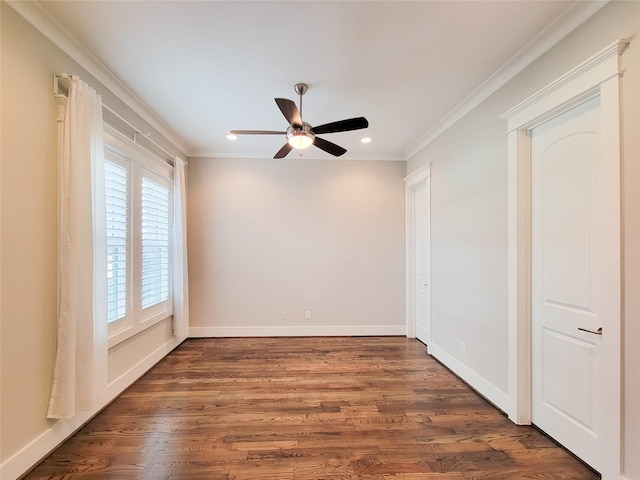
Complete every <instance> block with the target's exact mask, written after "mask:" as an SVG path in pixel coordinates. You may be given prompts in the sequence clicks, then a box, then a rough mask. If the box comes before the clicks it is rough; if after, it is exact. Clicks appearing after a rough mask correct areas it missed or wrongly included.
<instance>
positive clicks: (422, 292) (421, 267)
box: [414, 178, 431, 345]
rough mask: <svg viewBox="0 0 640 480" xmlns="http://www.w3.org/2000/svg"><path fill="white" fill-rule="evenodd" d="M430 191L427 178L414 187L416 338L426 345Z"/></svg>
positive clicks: (428, 297) (429, 337) (428, 322)
mask: <svg viewBox="0 0 640 480" xmlns="http://www.w3.org/2000/svg"><path fill="white" fill-rule="evenodd" d="M429 197H430V192H429V178H427V179H426V181H425V182H424V183H422V184H420V185H418V186H417V187H416V188H415V189H414V226H415V228H414V232H415V237H414V241H415V245H414V249H415V250H414V251H415V272H416V278H415V281H414V285H415V295H414V299H415V310H414V311H415V315H416V338H417V339H418V340H420V341H421V342H423V343H424V344H426V345H428V344H429V341H430V340H431V333H430V318H429V317H430V315H429V312H430V277H429V272H430V265H429V239H430V230H429V226H430V223H431V222H430V219H429V215H430V198H429Z"/></svg>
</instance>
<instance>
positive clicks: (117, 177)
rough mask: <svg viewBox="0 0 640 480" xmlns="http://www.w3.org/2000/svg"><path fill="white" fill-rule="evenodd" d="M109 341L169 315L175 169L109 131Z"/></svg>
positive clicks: (111, 342) (106, 139)
mask: <svg viewBox="0 0 640 480" xmlns="http://www.w3.org/2000/svg"><path fill="white" fill-rule="evenodd" d="M104 175H105V195H106V204H107V209H106V236H107V238H106V240H107V321H108V323H109V346H113V345H115V344H117V343H119V342H121V341H123V340H126V339H127V338H130V337H132V336H133V335H136V334H137V333H139V332H140V331H142V330H144V329H145V328H148V327H150V326H151V325H154V324H155V323H157V322H159V321H161V320H163V319H165V318H167V317H169V316H171V315H172V314H173V303H172V276H171V251H172V248H171V247H172V245H171V236H172V223H171V222H172V214H173V169H172V167H171V166H169V165H167V164H166V163H164V162H161V161H160V160H156V159H155V158H153V157H152V156H151V155H150V154H149V153H147V152H146V151H144V150H143V149H142V148H140V147H139V146H138V145H135V144H133V143H129V142H126V141H125V140H121V139H119V138H116V137H114V136H111V135H109V134H105V167H104Z"/></svg>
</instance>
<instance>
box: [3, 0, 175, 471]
mask: <svg viewBox="0 0 640 480" xmlns="http://www.w3.org/2000/svg"><path fill="white" fill-rule="evenodd" d="M1 8H2V11H1V15H2V18H1V21H2V24H1V35H2V37H1V48H2V50H1V59H2V73H1V75H2V77H1V90H2V91H1V98H0V102H1V105H2V110H1V119H0V121H1V132H2V144H1V152H0V153H1V157H0V161H1V164H0V182H1V184H0V188H1V189H0V195H1V197H0V202H1V203H0V208H1V211H0V222H1V224H0V228H1V231H0V232H1V233H0V234H1V237H0V244H1V245H2V251H1V258H0V271H1V274H0V275H1V276H0V295H1V298H0V315H1V320H2V321H1V325H0V342H1V344H0V349H1V353H0V379H1V382H0V388H1V391H0V394H1V406H0V421H1V434H0V462H1V467H0V468H1V470H0V477H1V478H3V479H5V478H6V479H7V480H9V479H10V478H13V477H15V475H16V474H18V473H22V472H23V471H24V469H26V468H28V467H30V466H31V464H33V463H34V462H36V461H37V460H38V459H39V458H40V457H41V456H42V455H44V454H45V453H46V452H47V451H49V450H50V449H52V448H54V447H55V446H56V444H57V442H58V441H60V439H61V438H60V435H59V434H58V433H59V432H60V431H65V429H69V428H73V427H72V424H73V422H71V423H69V422H66V423H65V422H60V423H58V424H55V423H54V422H50V421H47V420H46V418H45V416H46V411H47V404H48V400H49V392H50V388H51V381H52V374H53V360H54V355H55V345H56V334H55V331H56V258H57V254H56V249H57V243H56V242H57V227H56V222H57V213H56V198H57V175H58V172H57V146H56V145H57V124H56V118H57V105H56V103H55V101H54V98H53V94H52V77H53V74H55V73H60V72H68V73H75V74H78V75H80V77H81V78H83V79H84V80H85V81H87V82H88V83H89V84H91V85H92V86H93V87H94V88H96V89H97V90H98V91H99V92H100V93H101V94H102V95H103V99H104V100H105V102H106V103H108V104H109V105H110V106H113V107H114V108H118V109H119V110H120V111H121V112H122V113H123V114H126V115H128V116H129V117H130V118H131V117H132V118H133V119H135V120H136V121H139V119H137V118H136V117H135V116H134V115H133V114H132V112H130V111H127V110H126V109H124V108H123V107H122V103H121V102H119V101H118V100H117V99H116V98H115V97H114V96H113V95H112V94H111V93H110V92H108V91H106V89H105V88H104V87H103V86H102V85H100V83H99V82H98V81H97V80H95V79H94V78H92V77H91V76H90V75H89V74H88V73H87V72H86V71H85V70H83V69H82V68H80V66H79V65H78V64H76V63H75V62H74V61H72V60H71V59H70V58H69V57H68V56H67V55H65V54H64V53H63V52H62V51H61V50H60V49H58V48H57V47H55V46H54V45H53V44H52V43H51V42H49V41H48V40H46V39H45V38H44V37H43V36H42V35H40V34H39V33H38V32H37V31H36V30H35V29H33V28H32V27H31V25H30V24H28V23H26V22H25V21H24V20H23V19H22V17H20V16H19V15H18V14H17V13H16V12H15V11H14V10H13V9H12V8H10V7H9V6H7V4H5V3H2V4H1ZM143 128H149V127H148V126H144V125H143ZM156 138H157V137H156ZM173 341H174V338H173V334H172V332H171V326H170V319H169V320H167V321H164V322H161V323H160V324H158V325H156V326H155V327H154V328H152V329H150V331H148V332H145V334H141V335H139V336H138V337H136V338H134V339H131V340H129V341H128V342H126V343H124V344H121V345H119V346H118V347H116V348H113V349H111V350H110V352H109V383H110V389H109V393H110V394H114V393H115V392H116V391H117V390H118V389H121V388H124V387H126V385H127V384H128V383H130V381H131V380H132V378H135V377H136V376H137V375H140V374H141V373H143V372H144V369H145V368H148V366H149V363H150V362H153V361H154V360H155V359H156V358H158V357H160V356H162V355H163V354H165V353H166V351H167V350H168V349H169V348H170V347H171V345H172V342H173ZM54 424H55V425H56V431H54V430H53V429H52V427H53V426H54Z"/></svg>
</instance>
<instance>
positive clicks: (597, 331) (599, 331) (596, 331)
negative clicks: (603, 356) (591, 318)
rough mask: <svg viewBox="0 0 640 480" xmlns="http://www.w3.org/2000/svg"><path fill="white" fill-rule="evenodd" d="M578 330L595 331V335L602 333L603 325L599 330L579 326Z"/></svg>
mask: <svg viewBox="0 0 640 480" xmlns="http://www.w3.org/2000/svg"><path fill="white" fill-rule="evenodd" d="M578 330H580V331H582V332H587V333H593V334H594V335H602V327H600V328H599V329H598V330H589V329H588V328H580V327H578Z"/></svg>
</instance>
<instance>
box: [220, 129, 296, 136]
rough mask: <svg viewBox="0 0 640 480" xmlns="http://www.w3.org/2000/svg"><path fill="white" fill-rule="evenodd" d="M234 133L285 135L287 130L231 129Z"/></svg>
mask: <svg viewBox="0 0 640 480" xmlns="http://www.w3.org/2000/svg"><path fill="white" fill-rule="evenodd" d="M230 133H233V134H234V135H286V134H287V132H276V131H275V130H231V132H230Z"/></svg>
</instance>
